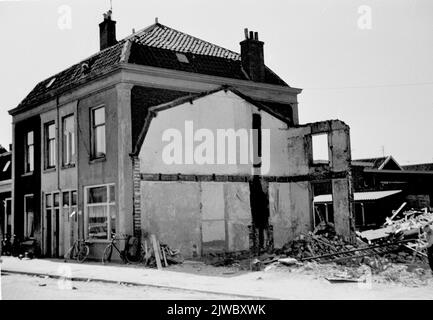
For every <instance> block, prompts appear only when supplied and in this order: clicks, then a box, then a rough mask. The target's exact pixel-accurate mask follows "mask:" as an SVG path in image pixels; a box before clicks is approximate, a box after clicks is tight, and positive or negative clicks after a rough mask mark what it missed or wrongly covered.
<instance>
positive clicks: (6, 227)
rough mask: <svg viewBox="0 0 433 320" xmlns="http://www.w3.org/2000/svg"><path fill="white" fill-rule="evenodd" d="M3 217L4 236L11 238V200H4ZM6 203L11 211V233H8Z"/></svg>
mask: <svg viewBox="0 0 433 320" xmlns="http://www.w3.org/2000/svg"><path fill="white" fill-rule="evenodd" d="M3 201H4V216H3V221H4V229H3V231H4V235H10V236H12V198H5V199H4V200H3ZM8 201H10V210H11V214H10V226H11V232H10V233H8V219H7V216H8V207H9V206H8Z"/></svg>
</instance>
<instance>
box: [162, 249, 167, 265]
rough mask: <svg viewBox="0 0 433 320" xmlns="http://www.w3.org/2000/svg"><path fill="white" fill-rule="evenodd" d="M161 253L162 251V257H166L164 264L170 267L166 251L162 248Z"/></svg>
mask: <svg viewBox="0 0 433 320" xmlns="http://www.w3.org/2000/svg"><path fill="white" fill-rule="evenodd" d="M161 251H162V256H163V257H164V264H165V266H166V267H168V263H167V256H166V255H165V250H164V249H162V248H161Z"/></svg>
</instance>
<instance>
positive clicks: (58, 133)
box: [56, 96, 63, 205]
mask: <svg viewBox="0 0 433 320" xmlns="http://www.w3.org/2000/svg"><path fill="white" fill-rule="evenodd" d="M56 112H57V128H56V129H57V130H56V131H57V139H58V140H57V170H56V171H57V190H58V191H59V197H61V194H60V193H61V192H60V163H61V160H60V139H61V137H60V135H61V132H60V112H59V96H57V97H56ZM62 199H63V198H62ZM61 202H63V200H62V201H61ZM62 204H63V203H62ZM59 205H60V204H59Z"/></svg>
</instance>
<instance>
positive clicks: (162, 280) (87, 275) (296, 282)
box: [1, 257, 433, 299]
mask: <svg viewBox="0 0 433 320" xmlns="http://www.w3.org/2000/svg"><path fill="white" fill-rule="evenodd" d="M2 260H3V262H2V264H1V270H2V271H5V272H14V273H22V274H29V275H42V276H50V277H54V278H59V277H65V278H68V279H71V280H81V281H87V280H88V279H90V280H91V281H102V282H109V283H118V282H123V283H130V284H134V285H143V286H154V287H160V288H172V289H183V290H193V291H201V292H206V293H216V294H218V293H221V294H228V295H235V296H240V297H241V298H242V297H243V298H245V299H254V298H255V299H266V298H267V299H433V288H431V287H422V288H409V287H403V286H396V285H395V286H394V285H386V286H385V285H378V284H373V287H371V288H369V289H365V288H360V287H359V286H358V284H356V283H344V284H331V283H329V282H328V281H326V280H324V279H319V280H317V279H314V278H312V277H311V276H302V275H299V274H297V275H292V274H291V273H290V272H263V271H261V272H251V273H247V274H242V275H239V276H234V277H229V278H228V277H214V276H203V275H195V274H189V273H181V272H174V271H165V270H156V269H147V268H143V267H141V266H110V265H105V266H104V265H100V264H96V263H83V264H78V263H64V262H61V261H52V260H42V259H33V260H19V259H18V258H13V257H2Z"/></svg>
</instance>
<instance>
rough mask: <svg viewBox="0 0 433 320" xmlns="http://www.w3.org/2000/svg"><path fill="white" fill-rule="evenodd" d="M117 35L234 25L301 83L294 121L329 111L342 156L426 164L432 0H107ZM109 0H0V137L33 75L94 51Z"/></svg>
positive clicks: (228, 35)
mask: <svg viewBox="0 0 433 320" xmlns="http://www.w3.org/2000/svg"><path fill="white" fill-rule="evenodd" d="M112 7H113V19H114V20H116V21H117V24H116V27H117V39H121V38H123V37H125V36H127V35H129V34H131V32H132V29H133V28H135V30H140V29H142V28H144V27H146V26H149V25H151V24H153V23H154V21H155V17H158V19H159V22H160V23H162V24H165V25H167V26H170V27H172V28H175V29H177V30H180V31H183V32H185V33H188V34H191V35H193V36H196V37H198V38H201V39H203V40H206V41H209V42H212V43H214V44H217V45H220V46H223V47H225V48H228V49H231V50H233V51H236V52H239V51H240V48H239V42H240V41H241V40H243V38H244V31H243V30H244V28H248V29H249V30H253V31H257V32H258V33H259V38H260V40H262V41H264V42H265V47H264V50H265V63H266V65H267V66H268V67H270V68H271V69H272V70H273V71H275V72H276V73H277V74H278V75H279V76H280V77H281V78H283V79H284V80H285V81H286V82H287V83H288V84H289V85H290V86H292V87H296V88H301V89H303V92H302V93H301V94H300V95H299V118H300V122H301V123H308V122H314V121H322V120H328V119H340V120H342V121H344V122H345V123H347V124H348V125H349V126H350V130H351V131H350V133H351V147H352V158H353V159H359V158H368V157H379V156H383V155H392V156H393V157H394V158H395V159H396V160H397V161H398V162H399V163H400V164H409V163H423V162H433V142H432V139H433V125H432V121H433V1H431V0H375V1H367V0H268V1H264V0H262V1H257V0H231V1H228V0H219V1H216V0H212V1H209V0H172V1H167V0H146V1H143V0H122V1H120V0H112ZM109 8H110V0H92V1H86V0H73V1H72V0H69V1H67V0H63V1H57V0H0V39H1V46H0V144H2V145H3V146H6V147H7V146H8V145H9V143H11V141H12V126H11V122H12V118H11V117H10V116H9V114H8V112H7V111H8V110H10V109H12V108H14V107H16V106H17V105H18V104H19V103H20V101H21V100H22V99H24V97H25V96H26V95H27V94H28V93H29V92H30V90H31V89H32V88H33V87H34V86H35V85H36V84H37V83H38V82H39V81H41V80H44V79H46V78H48V77H50V76H52V75H54V74H55V73H57V72H59V71H62V70H63V69H65V68H67V67H69V66H71V65H73V64H75V63H77V62H79V61H80V60H82V59H85V58H87V57H89V56H90V55H92V54H94V53H96V52H97V51H98V50H99V27H98V24H99V23H100V22H101V21H102V19H103V18H102V14H103V13H104V12H106V11H107V10H108V9H109Z"/></svg>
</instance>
